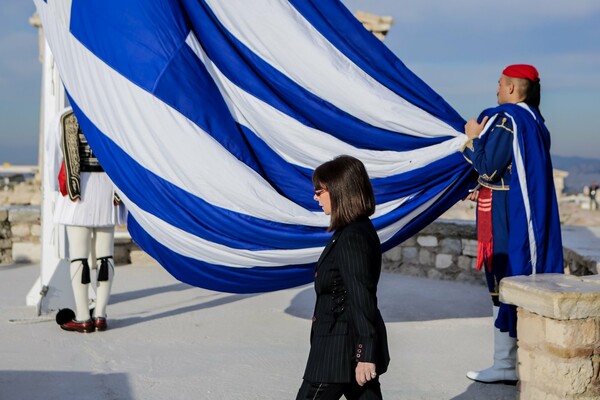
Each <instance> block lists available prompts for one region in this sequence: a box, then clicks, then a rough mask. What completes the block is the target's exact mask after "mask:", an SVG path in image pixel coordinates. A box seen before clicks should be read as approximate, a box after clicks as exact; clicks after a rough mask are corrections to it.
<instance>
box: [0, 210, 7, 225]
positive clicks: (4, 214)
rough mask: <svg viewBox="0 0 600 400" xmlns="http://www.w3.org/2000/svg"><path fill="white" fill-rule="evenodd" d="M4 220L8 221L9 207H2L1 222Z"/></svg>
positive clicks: (0, 212) (0, 211)
mask: <svg viewBox="0 0 600 400" xmlns="http://www.w3.org/2000/svg"><path fill="white" fill-rule="evenodd" d="M3 221H8V209H7V208H4V207H2V208H0V222H3Z"/></svg>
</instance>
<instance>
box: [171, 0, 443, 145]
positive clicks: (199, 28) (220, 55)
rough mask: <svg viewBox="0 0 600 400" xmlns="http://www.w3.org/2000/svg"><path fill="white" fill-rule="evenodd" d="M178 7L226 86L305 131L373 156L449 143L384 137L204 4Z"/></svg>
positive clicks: (191, 1) (192, 0) (187, 1)
mask: <svg viewBox="0 0 600 400" xmlns="http://www.w3.org/2000/svg"><path fill="white" fill-rule="evenodd" d="M182 3H183V4H184V7H186V11H187V13H188V15H189V16H190V20H191V24H192V27H193V31H194V33H195V34H196V36H197V37H198V40H199V41H200V43H202V46H203V49H204V50H205V51H206V53H207V55H208V56H209V58H210V59H211V60H212V61H213V62H214V63H215V65H216V66H217V67H218V68H219V70H221V72H222V73H223V74H224V75H225V76H226V77H227V78H228V79H229V80H231V81H232V82H233V83H235V84H236V85H237V86H238V87H240V88H242V89H244V90H245V91H246V92H248V93H250V94H252V95H253V96H255V97H257V98H259V99H261V100H262V101H264V102H266V103H268V104H269V105H271V106H273V107H275V108H276V109H278V110H279V111H281V112H283V113H284V114H287V115H289V116H291V117H292V118H294V119H296V120H298V121H300V122H302V123H303V124H305V125H306V126H309V127H313V128H316V129H319V130H321V131H324V132H327V133H329V134H331V135H333V136H335V137H336V138H338V139H340V140H342V141H344V142H346V143H349V144H352V145H353V146H356V147H359V148H363V149H371V150H387V149H396V150H398V151H402V150H413V149H416V148H421V147H423V146H428V145H433V144H437V143H440V142H442V141H444V140H446V139H448V137H439V138H421V137H419V138H417V137H413V136H410V135H405V134H402V133H401V132H391V131H386V130H384V129H380V128H376V127H374V126H371V125H369V124H367V123H365V122H363V121H361V120H359V119H357V118H355V117H353V116H352V115H349V114H348V113H346V112H344V111H342V110H340V109H339V108H337V107H335V106H334V105H332V104H330V103H328V102H326V101H325V100H323V99H322V98H320V97H317V96H315V95H314V94H312V93H310V92H309V91H307V90H306V89H304V88H303V87H301V86H299V85H298V84H296V83H295V82H294V81H292V80H291V79H290V78H288V77H287V76H285V75H283V74H282V73H280V72H279V71H277V70H276V69H275V68H273V67H272V66H270V65H269V64H267V63H266V62H265V61H263V60H262V59H260V57H258V56H257V55H256V54H254V53H253V52H252V51H250V50H249V49H248V48H247V47H246V46H244V45H243V44H242V43H241V42H240V41H239V40H237V39H236V38H235V37H234V36H233V35H231V34H230V33H229V32H227V30H226V29H225V28H224V27H223V26H222V25H221V23H220V22H219V21H218V19H217V18H216V17H215V16H214V14H213V13H212V11H211V10H210V8H209V7H208V5H207V4H206V3H205V2H204V1H200V2H198V1H196V0H183V1H182Z"/></svg>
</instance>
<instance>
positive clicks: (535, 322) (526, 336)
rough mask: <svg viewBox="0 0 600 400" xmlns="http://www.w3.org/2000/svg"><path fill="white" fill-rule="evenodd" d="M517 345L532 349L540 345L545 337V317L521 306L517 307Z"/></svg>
mask: <svg viewBox="0 0 600 400" xmlns="http://www.w3.org/2000/svg"><path fill="white" fill-rule="evenodd" d="M517 334H518V337H519V343H518V345H519V347H523V348H524V349H527V350H532V349H536V348H540V347H542V345H543V343H544V340H545V337H546V322H545V318H544V317H542V316H540V315H537V314H534V313H531V312H529V311H527V310H525V309H523V308H521V307H519V308H518V309H517Z"/></svg>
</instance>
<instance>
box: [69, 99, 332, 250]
mask: <svg viewBox="0 0 600 400" xmlns="http://www.w3.org/2000/svg"><path fill="white" fill-rule="evenodd" d="M69 100H70V101H71V105H72V106H73V111H74V112H75V115H76V117H77V120H78V121H79V124H80V126H81V129H82V131H83V132H85V135H86V138H87V140H88V141H89V143H90V146H92V148H93V149H94V153H95V154H96V155H97V156H98V160H99V161H100V163H101V164H102V166H103V168H104V170H105V171H106V172H107V173H108V175H109V176H110V177H111V179H112V181H113V182H114V183H115V185H116V186H117V187H119V189H120V190H122V191H123V193H124V194H125V196H127V197H128V198H129V199H130V200H131V201H132V202H133V203H135V204H136V205H137V206H138V207H140V208H141V209H143V210H145V211H146V212H148V213H150V214H152V215H155V216H156V217H158V218H160V219H162V220H164V221H166V222H168V223H169V224H171V225H173V226H176V227H178V228H179V229H181V230H183V231H185V232H188V233H191V234H193V235H195V236H198V237H201V238H203V239H206V240H209V241H212V242H215V243H218V244H222V245H225V246H228V247H232V248H236V249H244V250H270V249H301V248H307V247H320V246H324V245H325V244H326V243H327V240H328V238H329V236H330V234H329V233H326V232H325V231H324V229H323V228H315V227H309V226H303V225H291V224H282V223H277V222H273V221H267V220H264V219H260V218H254V217H251V216H248V215H244V214H240V213H237V212H234V211H231V210H227V209H223V208H220V207H216V206H213V205H211V204H208V203H207V202H205V201H204V200H202V199H201V198H198V197H196V196H194V195H192V194H190V193H188V192H186V191H184V190H182V189H180V188H178V187H177V186H175V185H174V184H172V183H170V182H168V181H166V180H164V179H162V178H161V177H159V176H157V175H155V174H154V173H152V172H151V171H148V170H147V169H145V168H144V167H142V166H141V165H140V164H139V163H137V162H136V161H135V160H134V159H133V158H131V157H130V156H129V155H128V154H127V153H125V152H124V151H123V150H122V149H121V148H120V147H119V146H117V145H116V144H115V143H114V142H113V141H112V140H110V139H109V138H108V137H107V136H106V135H104V134H103V133H102V132H101V131H99V130H98V128H97V127H96V126H95V125H94V124H93V123H92V122H91V121H90V120H89V119H88V118H87V116H86V115H85V114H84V113H83V111H82V110H81V109H80V108H79V107H78V106H77V103H75V101H74V99H72V98H69Z"/></svg>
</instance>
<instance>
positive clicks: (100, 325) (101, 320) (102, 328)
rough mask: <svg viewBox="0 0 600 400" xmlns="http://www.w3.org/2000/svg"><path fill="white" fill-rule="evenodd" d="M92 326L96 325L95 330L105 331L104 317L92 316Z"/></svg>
mask: <svg viewBox="0 0 600 400" xmlns="http://www.w3.org/2000/svg"><path fill="white" fill-rule="evenodd" d="M94 326H95V327H96V330H97V331H100V332H101V331H105V330H106V328H107V325H106V318H102V317H98V318H94Z"/></svg>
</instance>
